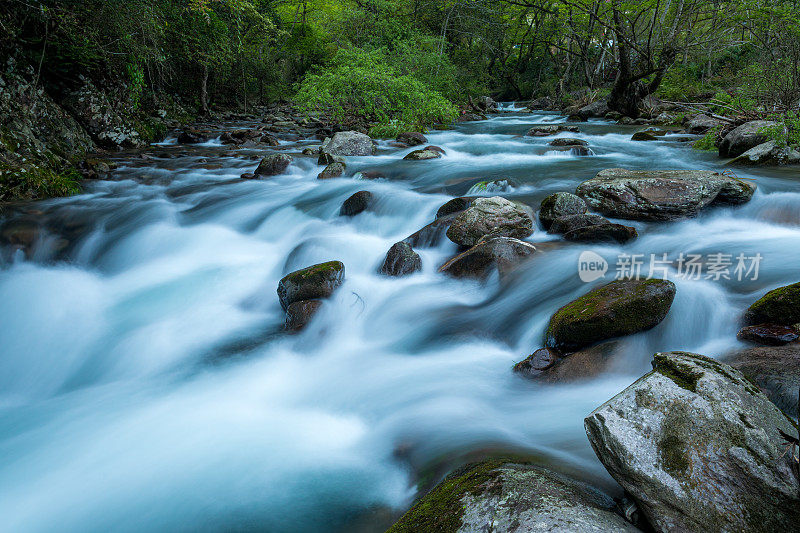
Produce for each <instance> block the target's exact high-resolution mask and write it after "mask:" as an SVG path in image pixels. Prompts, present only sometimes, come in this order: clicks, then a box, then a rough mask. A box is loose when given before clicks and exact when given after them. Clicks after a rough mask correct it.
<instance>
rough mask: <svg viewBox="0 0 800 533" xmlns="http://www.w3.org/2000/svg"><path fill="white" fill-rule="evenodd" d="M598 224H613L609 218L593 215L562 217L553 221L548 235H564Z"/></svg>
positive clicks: (548, 229)
mask: <svg viewBox="0 0 800 533" xmlns="http://www.w3.org/2000/svg"><path fill="white" fill-rule="evenodd" d="M598 224H611V222H610V221H609V220H608V219H607V218H604V217H602V216H600V215H595V214H591V213H584V214H581V215H566V216H560V217H557V218H555V219H554V220H553V222H552V223H551V224H550V227H549V228H547V233H552V234H555V235H563V234H565V233H568V232H570V231H573V230H576V229H580V228H584V227H586V226H596V225H598Z"/></svg>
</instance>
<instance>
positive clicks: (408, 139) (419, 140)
mask: <svg viewBox="0 0 800 533" xmlns="http://www.w3.org/2000/svg"><path fill="white" fill-rule="evenodd" d="M397 142H399V143H403V144H405V145H406V146H419V145H421V144H425V143H427V142H428V139H427V137H425V136H424V135H423V134H421V133H419V132H417V131H407V132H405V133H401V134H400V135H398V136H397Z"/></svg>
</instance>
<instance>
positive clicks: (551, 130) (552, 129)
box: [525, 124, 581, 137]
mask: <svg viewBox="0 0 800 533" xmlns="http://www.w3.org/2000/svg"><path fill="white" fill-rule="evenodd" d="M564 131H568V132H570V133H580V131H581V130H580V129H578V126H567V125H566V124H548V125H546V126H534V127H532V128H531V129H529V130H528V132H527V133H526V134H525V136H526V137H549V136H550V135H556V134H557V133H561V132H564Z"/></svg>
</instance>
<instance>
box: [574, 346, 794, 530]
mask: <svg viewBox="0 0 800 533" xmlns="http://www.w3.org/2000/svg"><path fill="white" fill-rule="evenodd" d="M653 368H654V370H653V371H652V372H650V373H648V374H646V375H645V376H644V377H642V378H640V379H639V380H637V381H636V382H635V383H634V384H633V385H631V386H629V387H628V388H627V389H625V390H624V391H622V392H621V393H620V394H617V395H616V396H614V398H612V399H611V400H609V401H608V402H606V403H604V404H603V405H601V406H600V407H598V408H597V409H596V410H595V411H594V412H592V414H590V415H589V416H588V417H587V418H586V420H585V422H584V424H585V427H586V433H587V435H588V437H589V441H590V442H591V445H592V448H593V449H594V451H595V453H596V454H597V457H598V458H599V459H600V461H601V462H602V463H603V465H604V466H605V467H606V469H607V470H608V471H609V473H610V474H611V475H612V476H613V477H614V479H616V480H617V482H619V484H620V485H622V486H623V487H624V488H625V490H627V491H628V493H629V494H630V495H631V496H632V497H633V498H634V500H635V501H636V502H637V503H638V506H639V509H640V511H641V512H642V513H643V514H644V516H645V517H646V518H647V519H648V521H649V523H650V524H651V525H652V526H653V527H654V529H655V530H656V531H659V532H673V531H698V532H699V531H702V532H708V533H718V532H720V533H721V532H733V531H763V532H768V531H769V532H771V531H792V530H796V529H797V524H798V523H800V499H798V479H797V477H796V475H795V473H794V472H793V468H792V465H791V462H790V459H789V457H788V455H786V454H784V445H783V440H782V438H781V435H780V433H779V430H780V431H784V432H785V433H787V434H789V435H795V434H796V433H797V431H796V430H795V428H794V427H793V426H792V424H791V423H790V422H789V420H788V419H787V418H786V417H785V416H784V415H783V413H781V412H780V410H779V409H778V408H777V407H776V406H775V405H774V404H772V403H771V402H770V401H769V400H768V399H767V397H766V396H764V394H763V393H761V392H760V391H759V390H758V388H757V387H755V386H754V385H753V384H752V383H750V382H749V381H748V380H747V379H745V377H744V376H743V375H742V374H741V372H739V371H738V370H735V369H733V368H731V367H730V366H728V365H725V364H722V363H719V362H717V361H714V360H713V359H709V358H707V357H703V356H701V355H696V354H689V353H685V352H670V353H658V354H656V355H655V360H654V361H653Z"/></svg>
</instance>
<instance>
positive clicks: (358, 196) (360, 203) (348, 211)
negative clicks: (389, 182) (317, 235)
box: [339, 191, 375, 217]
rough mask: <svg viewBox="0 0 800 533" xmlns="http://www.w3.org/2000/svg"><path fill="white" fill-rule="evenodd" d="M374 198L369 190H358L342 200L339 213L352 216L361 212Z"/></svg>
mask: <svg viewBox="0 0 800 533" xmlns="http://www.w3.org/2000/svg"><path fill="white" fill-rule="evenodd" d="M374 198H375V197H374V195H373V194H372V193H371V192H369V191H358V192H357V193H355V194H353V195H352V196H350V197H349V198H348V199H347V200H345V201H344V203H343V204H342V208H341V209H340V210H339V215H340V216H343V217H354V216H356V215H357V214H359V213H363V212H364V211H366V210H367V208H368V207H369V206H370V204H371V203H372V202H373V201H374Z"/></svg>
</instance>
